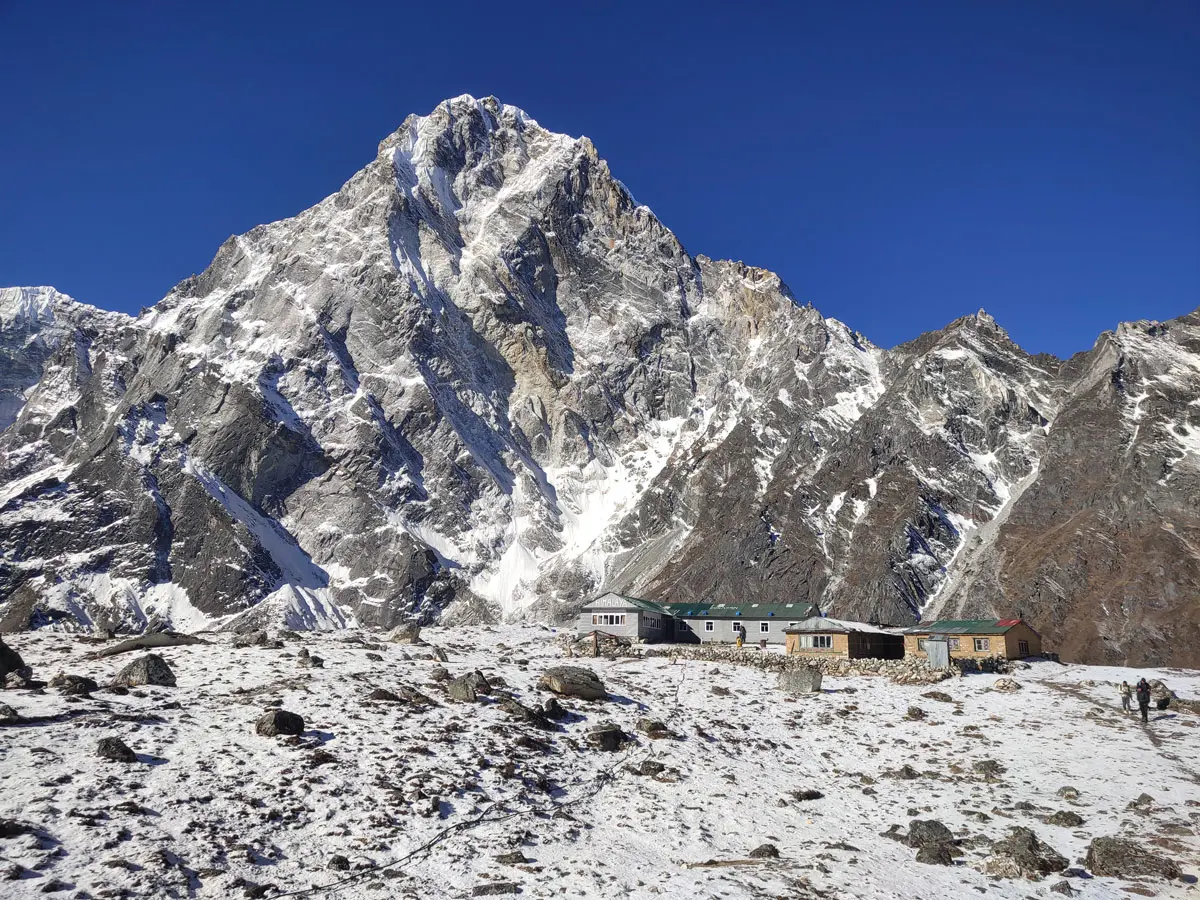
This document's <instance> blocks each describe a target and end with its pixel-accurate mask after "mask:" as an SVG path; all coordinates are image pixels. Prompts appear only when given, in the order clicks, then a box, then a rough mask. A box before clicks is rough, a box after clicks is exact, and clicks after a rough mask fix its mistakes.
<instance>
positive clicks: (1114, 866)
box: [1085, 837, 1183, 879]
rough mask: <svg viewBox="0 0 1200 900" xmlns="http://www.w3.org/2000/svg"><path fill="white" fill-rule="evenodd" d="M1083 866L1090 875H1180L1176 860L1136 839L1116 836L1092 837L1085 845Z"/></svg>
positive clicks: (1130, 876) (1134, 876) (1121, 876)
mask: <svg viewBox="0 0 1200 900" xmlns="http://www.w3.org/2000/svg"><path fill="white" fill-rule="evenodd" d="M1085 865H1087V867H1088V869H1089V870H1090V871H1091V873H1092V874H1093V875H1110V876H1114V877H1116V878H1138V877H1141V876H1144V875H1157V876H1159V877H1161V878H1168V879H1170V878H1179V877H1180V876H1181V875H1182V874H1183V872H1182V870H1181V869H1180V868H1179V864H1178V863H1177V862H1175V860H1173V859H1170V858H1169V857H1166V856H1162V855H1161V854H1158V853H1155V852H1154V851H1153V850H1150V849H1149V848H1147V847H1145V846H1144V845H1142V844H1139V843H1138V842H1137V841H1131V840H1129V839H1127V838H1119V837H1098V838H1096V839H1094V840H1093V841H1092V843H1091V845H1090V846H1089V847H1088V851H1087V859H1086V860H1085Z"/></svg>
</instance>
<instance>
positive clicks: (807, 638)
mask: <svg viewBox="0 0 1200 900" xmlns="http://www.w3.org/2000/svg"><path fill="white" fill-rule="evenodd" d="M784 635H785V636H786V638H787V644H786V649H787V653H788V655H789V656H811V657H814V658H821V657H831V656H832V657H839V658H841V659H902V658H903V657H904V635H903V634H901V633H899V632H896V631H888V630H886V629H883V628H876V627H875V626H873V625H865V624H863V623H862V622H844V621H842V620H840V619H828V618H825V617H823V616H811V617H809V618H807V619H804V620H803V621H801V622H797V623H795V624H793V625H791V626H790V627H788V628H786V629H785V630H784Z"/></svg>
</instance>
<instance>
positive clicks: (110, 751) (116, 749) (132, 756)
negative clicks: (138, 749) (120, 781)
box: [96, 737, 137, 763]
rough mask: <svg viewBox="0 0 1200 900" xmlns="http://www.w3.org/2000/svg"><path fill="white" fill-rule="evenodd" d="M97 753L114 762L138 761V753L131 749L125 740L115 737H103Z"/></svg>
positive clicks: (97, 746) (97, 747) (102, 757)
mask: <svg viewBox="0 0 1200 900" xmlns="http://www.w3.org/2000/svg"><path fill="white" fill-rule="evenodd" d="M96 755H97V756H99V757H100V758H101V759H107V760H111V761H112V762H120V763H131V762H137V754H136V753H134V752H133V751H132V750H130V749H129V747H128V746H126V744H125V742H124V741H122V740H121V739H120V738H115V737H106V738H101V739H100V743H98V744H97V745H96Z"/></svg>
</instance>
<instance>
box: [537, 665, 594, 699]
mask: <svg viewBox="0 0 1200 900" xmlns="http://www.w3.org/2000/svg"><path fill="white" fill-rule="evenodd" d="M538 687H540V688H545V689H546V690H548V691H553V692H554V693H556V694H558V695H559V696H561V697H578V698H579V699H580V700H606V699H608V691H606V690H605V689H604V682H602V681H601V680H600V677H599V676H598V675H597V674H596V673H595V672H593V671H592V670H591V669H584V668H581V667H580V666H554V667H553V668H550V669H547V670H546V671H545V672H544V673H543V674H542V677H541V679H540V680H539V681H538Z"/></svg>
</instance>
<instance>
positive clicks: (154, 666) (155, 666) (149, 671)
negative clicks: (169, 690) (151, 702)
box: [113, 653, 175, 688]
mask: <svg viewBox="0 0 1200 900" xmlns="http://www.w3.org/2000/svg"><path fill="white" fill-rule="evenodd" d="M144 684H153V685H158V686H160V687H175V673H174V672H172V671H171V667H170V666H168V665H167V661H166V660H165V659H163V658H162V657H161V656H159V655H158V654H157V653H147V654H146V655H145V656H143V657H142V658H141V659H135V660H134V661H133V662H131V663H130V664H129V665H127V666H126V667H125V668H123V669H122V670H121V671H120V672H119V673H118V674H117V677H116V678H114V679H113V685H114V686H115V687H130V688H131V687H140V686H141V685H144Z"/></svg>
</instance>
